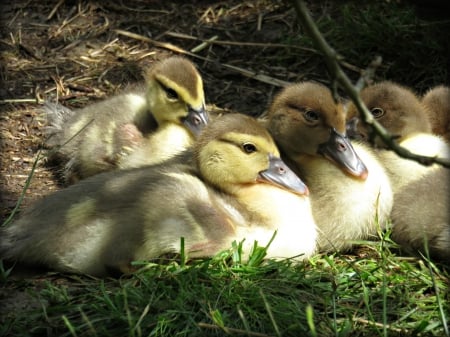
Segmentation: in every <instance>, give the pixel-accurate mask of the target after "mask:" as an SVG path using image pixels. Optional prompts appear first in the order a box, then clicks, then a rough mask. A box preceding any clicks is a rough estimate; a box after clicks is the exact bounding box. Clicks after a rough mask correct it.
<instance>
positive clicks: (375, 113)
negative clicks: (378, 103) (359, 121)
mask: <svg viewBox="0 0 450 337" xmlns="http://www.w3.org/2000/svg"><path fill="white" fill-rule="evenodd" d="M370 112H371V113H372V115H373V117H375V118H380V117H381V116H383V115H384V110H383V109H381V108H373V109H372V110H370Z"/></svg>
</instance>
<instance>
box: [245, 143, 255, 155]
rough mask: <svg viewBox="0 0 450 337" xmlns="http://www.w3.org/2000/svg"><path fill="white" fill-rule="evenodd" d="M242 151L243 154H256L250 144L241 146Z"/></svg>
mask: <svg viewBox="0 0 450 337" xmlns="http://www.w3.org/2000/svg"><path fill="white" fill-rule="evenodd" d="M242 149H243V150H244V152H245V153H253V152H256V146H255V145H254V144H252V143H245V144H242Z"/></svg>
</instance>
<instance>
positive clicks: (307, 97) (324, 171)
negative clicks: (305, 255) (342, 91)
mask: <svg viewBox="0 0 450 337" xmlns="http://www.w3.org/2000/svg"><path fill="white" fill-rule="evenodd" d="M266 125H267V127H268V129H269V131H270V132H271V134H272V136H273V137H274V139H275V141H276V143H277V144H278V146H279V148H280V151H281V152H282V154H283V158H284V159H285V160H286V162H287V163H288V165H290V166H291V168H293V170H294V171H295V172H296V173H297V174H298V175H299V176H300V177H301V178H302V180H304V181H305V183H306V184H307V185H308V188H309V189H310V191H311V193H310V199H311V205H312V211H313V216H314V219H315V221H316V223H317V226H318V232H319V240H318V249H319V251H334V250H340V251H341V250H345V249H348V248H350V247H352V244H353V243H354V241H358V240H366V239H369V238H373V237H377V231H378V229H379V227H380V226H381V227H383V225H384V223H385V222H386V221H387V219H388V217H389V214H390V211H391V206H392V192H391V188H390V185H389V180H388V178H387V176H386V174H385V173H384V170H383V168H382V166H381V165H380V164H379V163H378V161H377V160H376V158H375V156H374V155H373V154H372V152H371V151H370V150H369V149H368V148H367V147H365V146H364V145H362V144H354V146H355V148H353V146H352V145H351V143H350V142H349V140H348V139H347V137H346V136H345V129H346V115H345V111H344V109H343V106H342V105H341V104H340V103H339V102H335V100H334V99H333V97H332V94H331V91H330V90H329V89H328V88H327V87H325V86H323V85H321V84H317V83H312V82H303V83H296V84H292V85H290V86H287V87H285V88H284V89H283V90H282V91H281V92H280V93H279V94H278V95H277V96H276V97H275V98H274V101H273V103H272V105H271V106H270V107H269V110H268V113H267V121H266ZM377 219H378V223H377Z"/></svg>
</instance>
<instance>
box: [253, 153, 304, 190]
mask: <svg viewBox="0 0 450 337" xmlns="http://www.w3.org/2000/svg"><path fill="white" fill-rule="evenodd" d="M257 180H258V181H260V182H264V183H269V184H272V185H275V186H278V187H281V188H283V189H285V190H288V191H290V192H293V193H296V194H299V195H308V194H309V190H308V187H307V186H306V185H305V184H304V183H303V181H301V179H300V178H299V177H298V176H297V175H296V174H295V173H294V172H293V171H292V170H291V169H290V168H289V167H288V166H287V165H286V164H285V163H284V162H283V161H282V160H281V159H280V158H278V157H275V156H274V155H272V154H269V168H268V169H267V170H264V171H261V172H259V175H258V179H257Z"/></svg>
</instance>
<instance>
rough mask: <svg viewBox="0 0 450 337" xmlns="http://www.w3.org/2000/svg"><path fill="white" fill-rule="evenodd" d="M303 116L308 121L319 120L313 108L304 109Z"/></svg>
mask: <svg viewBox="0 0 450 337" xmlns="http://www.w3.org/2000/svg"><path fill="white" fill-rule="evenodd" d="M303 116H305V119H306V120H307V121H308V122H315V121H318V120H319V114H318V113H317V112H315V111H314V110H305V111H304V112H303Z"/></svg>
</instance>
